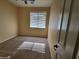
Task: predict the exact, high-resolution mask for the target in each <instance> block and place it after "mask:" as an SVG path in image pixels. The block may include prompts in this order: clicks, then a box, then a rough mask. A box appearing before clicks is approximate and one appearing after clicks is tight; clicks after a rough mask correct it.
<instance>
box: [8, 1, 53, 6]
mask: <svg viewBox="0 0 79 59" xmlns="http://www.w3.org/2000/svg"><path fill="white" fill-rule="evenodd" d="M8 1H9V2H11V3H13V4H15V5H16V6H18V7H50V6H51V4H52V0H35V2H34V4H30V3H28V4H25V3H24V1H23V0H17V1H16V0H8Z"/></svg>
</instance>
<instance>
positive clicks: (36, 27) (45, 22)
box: [29, 11, 48, 29]
mask: <svg viewBox="0 0 79 59" xmlns="http://www.w3.org/2000/svg"><path fill="white" fill-rule="evenodd" d="M31 13H46V19H45V28H38V27H30V21H31V19H30V14H31ZM47 15H48V13H47V12H46V11H40V12H37V11H36V12H35V11H32V12H30V13H29V19H30V20H29V28H31V29H46V28H47Z"/></svg>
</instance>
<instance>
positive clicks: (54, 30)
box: [48, 0, 61, 59]
mask: <svg viewBox="0 0 79 59" xmlns="http://www.w3.org/2000/svg"><path fill="white" fill-rule="evenodd" d="M60 9H61V6H60V0H53V3H52V6H51V10H50V19H49V31H48V42H49V46H50V52H51V56H52V59H55V57H56V54H55V51H54V47H53V46H54V45H55V44H56V43H57V41H58V40H57V39H58V32H59V30H58V22H59V19H60Z"/></svg>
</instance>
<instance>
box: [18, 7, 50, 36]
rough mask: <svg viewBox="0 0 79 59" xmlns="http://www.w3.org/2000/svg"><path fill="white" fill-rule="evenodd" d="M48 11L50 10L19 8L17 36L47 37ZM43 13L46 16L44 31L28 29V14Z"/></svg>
mask: <svg viewBox="0 0 79 59" xmlns="http://www.w3.org/2000/svg"><path fill="white" fill-rule="evenodd" d="M49 10H50V8H41V7H40V8H35V7H31V8H30V7H27V8H19V9H18V11H19V12H18V13H19V35H27V36H40V37H47V34H48V20H49ZM38 11H40V12H43V11H46V12H47V13H48V15H47V19H46V20H47V25H46V29H33V28H30V27H29V25H30V22H29V21H30V12H38Z"/></svg>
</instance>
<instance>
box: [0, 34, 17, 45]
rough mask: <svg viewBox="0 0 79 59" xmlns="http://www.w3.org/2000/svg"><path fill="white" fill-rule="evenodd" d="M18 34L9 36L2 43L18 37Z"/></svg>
mask: <svg viewBox="0 0 79 59" xmlns="http://www.w3.org/2000/svg"><path fill="white" fill-rule="evenodd" d="M17 36H18V35H15V36H12V37H9V38H7V39H5V40H3V41H1V42H0V44H1V43H3V42H6V41H8V40H10V39H13V38H16V37H17Z"/></svg>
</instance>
